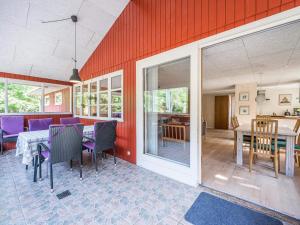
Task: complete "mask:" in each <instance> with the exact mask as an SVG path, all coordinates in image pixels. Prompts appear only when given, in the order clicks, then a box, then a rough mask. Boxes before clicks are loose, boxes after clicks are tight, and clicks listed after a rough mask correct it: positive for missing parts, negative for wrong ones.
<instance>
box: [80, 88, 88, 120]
mask: <svg viewBox="0 0 300 225" xmlns="http://www.w3.org/2000/svg"><path fill="white" fill-rule="evenodd" d="M88 87H89V86H88V85H87V84H84V85H82V105H81V106H82V115H83V116H88V115H89V111H88V109H89V101H88V98H89V88H88Z"/></svg>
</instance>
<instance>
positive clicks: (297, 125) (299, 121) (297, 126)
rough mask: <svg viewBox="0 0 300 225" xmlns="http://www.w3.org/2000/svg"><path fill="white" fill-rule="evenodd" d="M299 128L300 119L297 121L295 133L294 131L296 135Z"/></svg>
mask: <svg viewBox="0 0 300 225" xmlns="http://www.w3.org/2000/svg"><path fill="white" fill-rule="evenodd" d="M299 128H300V119H297V121H296V124H295V126H294V129H293V131H294V132H295V133H298V131H299Z"/></svg>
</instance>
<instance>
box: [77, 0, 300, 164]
mask: <svg viewBox="0 0 300 225" xmlns="http://www.w3.org/2000/svg"><path fill="white" fill-rule="evenodd" d="M298 5H300V1H299V0H151V1H150V0H131V1H130V2H129V4H128V5H127V7H126V8H125V9H124V11H123V12H122V14H121V15H120V16H119V18H118V19H117V20H116V22H115V23H114V24H113V26H112V27H111V29H110V31H109V32H108V33H107V35H106V37H105V38H104V39H103V41H102V42H101V43H100V44H99V46H98V47H97V48H96V50H95V52H94V54H92V55H91V57H90V58H89V60H88V61H87V63H86V64H85V65H84V67H83V68H82V70H81V76H82V78H83V79H89V78H91V77H94V76H98V75H103V74H106V73H109V72H113V71H115V70H119V69H123V70H124V93H125V94H124V122H122V123H119V124H118V130H117V135H118V141H117V142H118V155H119V156H120V157H121V158H123V159H125V160H128V161H130V162H133V163H135V161H136V146H135V132H136V131H135V129H136V126H135V63H136V61H137V60H139V59H142V58H145V57H148V56H151V55H154V54H157V53H159V52H162V51H165V50H168V49H171V48H175V47H177V46H179V45H183V44H187V43H190V42H192V41H195V40H199V39H201V38H204V37H207V36H208V35H212V34H215V33H218V32H222V31H225V30H228V29H232V28H234V27H237V26H240V25H242V24H245V23H249V22H252V21H255V20H258V19H261V18H264V17H266V16H268V15H272V14H274V13H279V12H281V11H283V10H287V9H290V8H291V7H295V6H298ZM82 121H83V122H84V123H86V124H92V123H93V122H94V121H93V120H87V119H84V120H82ZM127 151H130V153H131V154H130V155H127Z"/></svg>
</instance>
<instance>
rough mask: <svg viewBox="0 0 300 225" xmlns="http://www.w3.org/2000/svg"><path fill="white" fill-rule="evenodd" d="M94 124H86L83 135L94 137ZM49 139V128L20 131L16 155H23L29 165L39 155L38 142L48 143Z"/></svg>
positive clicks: (23, 160)
mask: <svg viewBox="0 0 300 225" xmlns="http://www.w3.org/2000/svg"><path fill="white" fill-rule="evenodd" d="M93 134H94V126H93V125H91V126H84V127H83V135H84V136H86V137H89V138H92V137H93ZM48 141H49V130H38V131H26V132H21V133H19V136H18V139H17V143H16V156H20V155H22V157H23V158H22V163H23V164H25V165H29V164H31V162H32V159H33V157H35V156H36V155H38V144H39V143H44V144H47V143H48Z"/></svg>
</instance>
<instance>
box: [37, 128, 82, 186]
mask: <svg viewBox="0 0 300 225" xmlns="http://www.w3.org/2000/svg"><path fill="white" fill-rule="evenodd" d="M82 138H83V125H82V124H70V125H50V127H49V144H48V145H46V144H44V143H39V144H38V152H39V154H38V162H37V158H36V160H35V166H34V174H35V180H36V173H37V167H38V164H39V165H41V164H42V162H43V161H44V160H47V161H48V162H49V167H50V186H51V192H52V191H53V169H52V165H53V164H55V163H60V162H70V166H71V168H72V161H73V160H78V161H80V179H82ZM39 177H40V178H41V177H42V168H41V166H39Z"/></svg>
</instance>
